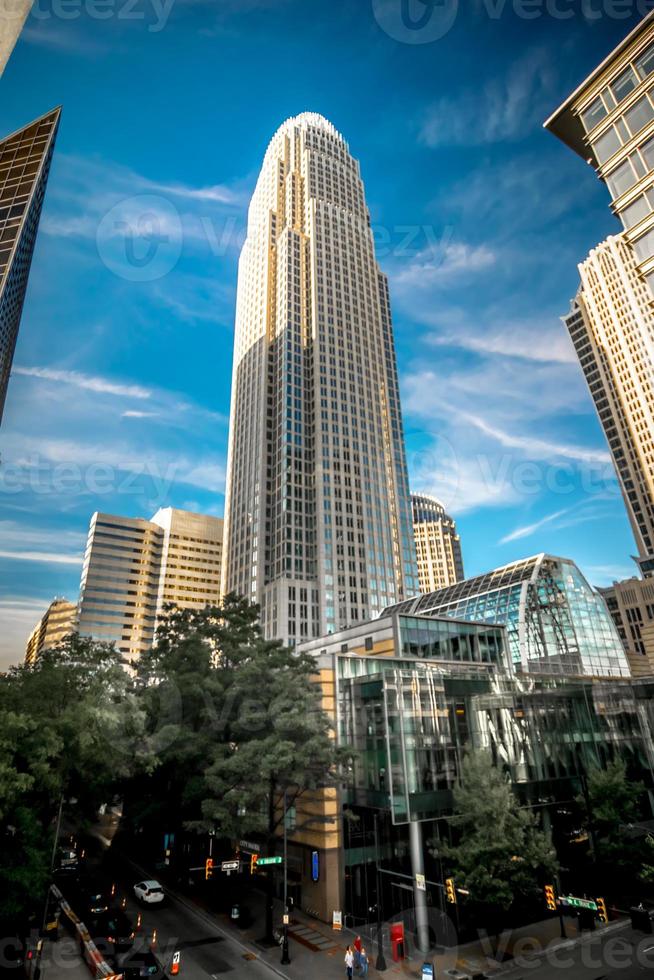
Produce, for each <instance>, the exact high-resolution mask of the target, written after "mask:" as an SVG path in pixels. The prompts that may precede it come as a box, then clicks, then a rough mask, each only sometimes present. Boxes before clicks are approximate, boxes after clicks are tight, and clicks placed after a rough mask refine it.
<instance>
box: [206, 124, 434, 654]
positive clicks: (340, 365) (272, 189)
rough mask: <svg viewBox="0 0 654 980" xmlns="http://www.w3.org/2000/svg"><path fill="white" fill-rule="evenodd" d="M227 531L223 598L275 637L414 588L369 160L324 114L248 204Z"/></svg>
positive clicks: (344, 618) (342, 618)
mask: <svg viewBox="0 0 654 980" xmlns="http://www.w3.org/2000/svg"><path fill="white" fill-rule="evenodd" d="M225 525H226V546H225V561H226V565H225V573H224V589H225V591H234V592H237V593H240V594H241V595H244V596H246V597H247V598H249V599H251V600H252V601H256V602H258V603H260V605H261V612H262V624H263V628H264V631H265V634H266V635H267V636H268V637H276V638H279V639H281V640H283V641H285V642H287V643H295V642H299V641H301V640H302V639H306V638H307V637H313V636H319V635H322V634H323V633H329V632H333V631H334V630H335V629H337V628H341V627H343V626H346V625H349V624H351V623H355V622H357V621H361V620H365V619H368V618H370V617H372V616H375V615H376V614H377V613H378V612H379V611H380V610H381V609H382V608H383V607H384V606H385V605H387V604H388V602H389V601H395V600H399V599H400V597H403V596H404V597H405V596H409V595H413V594H415V593H416V592H417V573H416V561H415V547H414V543H413V533H412V521H411V506H410V500H409V490H408V481H407V472H406V458H405V451H404V436H403V430H402V414H401V409H400V399H399V391H398V380H397V368H396V362H395V348H394V342H393V329H392V324H391V314H390V302H389V294H388V285H387V281H386V277H385V276H384V274H383V273H382V272H381V271H380V269H379V267H378V265H377V262H376V259H375V248H374V243H373V236H372V231H371V228H370V218H369V214H368V209H367V207H366V203H365V199H364V191H363V183H362V180H361V176H360V173H359V165H358V163H357V161H356V160H354V159H353V157H352V156H351V155H350V152H349V149H348V146H347V143H346V142H345V140H344V139H343V137H342V136H341V135H340V134H339V133H338V132H337V131H336V130H335V129H334V127H333V126H332V125H331V123H329V122H328V121H327V120H326V119H324V118H323V117H322V116H320V115H317V114H316V113H310V112H307V113H303V114H302V115H299V116H296V117H295V118H292V119H288V120H287V121H286V122H285V123H284V124H283V125H282V126H281V127H280V128H279V130H278V131H277V133H276V134H275V135H274V137H273V139H272V141H271V142H270V145H269V146H268V149H267V151H266V155H265V158H264V162H263V167H262V170H261V173H260V175H259V179H258V181H257V186H256V188H255V191H254V195H253V197H252V201H251V203H250V209H249V214H248V232H247V238H246V241H245V244H244V246H243V250H242V252H241V257H240V262H239V273H238V296H237V305H236V330H235V340H234V370H233V381H232V406H231V418H230V441H229V462H228V473H227V495H226V509H225ZM391 597H394V598H393V599H391Z"/></svg>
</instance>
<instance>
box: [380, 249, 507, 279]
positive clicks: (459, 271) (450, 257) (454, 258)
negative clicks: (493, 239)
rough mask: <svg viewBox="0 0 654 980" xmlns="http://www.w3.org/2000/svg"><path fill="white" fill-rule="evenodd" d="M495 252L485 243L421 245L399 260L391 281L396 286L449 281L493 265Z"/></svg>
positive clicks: (495, 258) (495, 259) (495, 257)
mask: <svg viewBox="0 0 654 980" xmlns="http://www.w3.org/2000/svg"><path fill="white" fill-rule="evenodd" d="M496 261H497V256H496V255H495V253H494V252H493V251H492V250H491V249H490V248H488V247H487V246H486V245H470V244H468V243H465V242H449V243H447V244H443V245H442V246H438V247H435V248H432V247H428V248H425V249H422V250H421V251H420V252H418V254H417V255H415V256H414V257H413V258H412V259H411V260H410V261H405V262H402V263H400V264H399V267H398V269H397V271H396V272H395V274H394V275H393V283H394V284H396V285H398V286H399V287H400V288H403V287H406V286H411V287H413V288H416V287H417V288H419V289H427V288H429V287H431V286H433V285H434V284H437V283H439V282H443V281H444V280H447V281H448V283H451V284H452V285H453V284H454V283H455V282H456V281H459V280H460V279H461V277H462V276H465V275H474V274H475V273H477V272H480V271H482V270H485V269H489V268H490V267H491V266H493V265H495V262H496Z"/></svg>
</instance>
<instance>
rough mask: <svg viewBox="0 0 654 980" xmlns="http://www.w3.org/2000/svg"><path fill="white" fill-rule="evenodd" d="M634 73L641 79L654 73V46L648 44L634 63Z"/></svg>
mask: <svg viewBox="0 0 654 980" xmlns="http://www.w3.org/2000/svg"><path fill="white" fill-rule="evenodd" d="M635 65H636V71H637V72H638V74H639V75H640V77H641V78H647V76H648V75H651V74H652V72H653V71H654V44H650V46H649V47H648V48H646V49H645V51H643V53H642V54H641V56H640V58H637V59H636V61H635Z"/></svg>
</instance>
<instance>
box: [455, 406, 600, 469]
mask: <svg viewBox="0 0 654 980" xmlns="http://www.w3.org/2000/svg"><path fill="white" fill-rule="evenodd" d="M465 418H466V421H468V422H470V424H471V425H474V426H475V427H476V428H477V429H479V430H480V432H483V433H485V434H486V435H488V436H490V437H491V438H492V439H495V440H496V441H497V442H499V443H500V445H502V446H506V447H508V448H509V449H520V450H522V451H523V452H525V453H527V454H528V455H529V456H531V457H532V458H535V459H547V460H554V459H557V458H563V459H572V460H576V461H578V462H582V463H597V464H605V463H610V461H611V456H610V454H609V452H608V450H602V449H587V448H586V447H584V446H575V445H570V444H568V443H564V442H549V441H547V440H545V439H539V438H537V437H535V436H532V435H518V434H516V433H510V432H506V431H503V430H502V429H500V428H498V427H497V426H492V425H490V424H489V423H488V422H486V420H485V419H482V418H480V417H479V416H476V415H472V414H470V413H468V414H467V415H466V416H465Z"/></svg>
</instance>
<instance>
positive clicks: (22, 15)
mask: <svg viewBox="0 0 654 980" xmlns="http://www.w3.org/2000/svg"><path fill="white" fill-rule="evenodd" d="M31 6H32V0H4V2H3V3H0V75H2V73H3V72H4V70H5V67H6V65H7V62H8V61H9V57H10V55H11V52H12V51H13V50H14V45H15V44H16V41H17V40H18V37H19V35H20V32H21V31H22V29H23V24H24V23H25V21H26V20H27V15H28V14H29V12H30V8H31Z"/></svg>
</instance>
